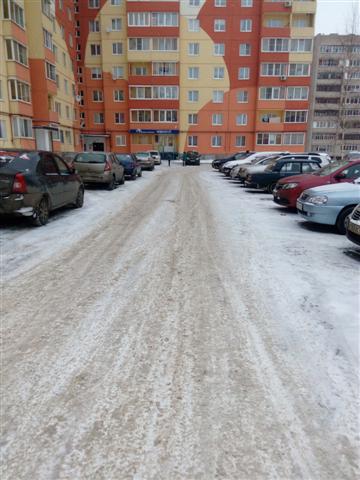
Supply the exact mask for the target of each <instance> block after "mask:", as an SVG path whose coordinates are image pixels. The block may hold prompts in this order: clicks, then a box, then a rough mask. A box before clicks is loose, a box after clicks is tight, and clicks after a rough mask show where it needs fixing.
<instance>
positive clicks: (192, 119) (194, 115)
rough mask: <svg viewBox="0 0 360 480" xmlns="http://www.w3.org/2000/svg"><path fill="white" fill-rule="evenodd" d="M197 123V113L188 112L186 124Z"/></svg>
mask: <svg viewBox="0 0 360 480" xmlns="http://www.w3.org/2000/svg"><path fill="white" fill-rule="evenodd" d="M197 123H198V114H197V113H189V114H188V124H189V125H197Z"/></svg>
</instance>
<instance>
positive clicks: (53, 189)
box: [0, 151, 84, 226]
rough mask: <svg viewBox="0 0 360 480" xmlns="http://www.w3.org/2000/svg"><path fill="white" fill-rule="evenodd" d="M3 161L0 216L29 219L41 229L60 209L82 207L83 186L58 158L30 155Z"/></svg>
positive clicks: (4, 156) (0, 165) (0, 167)
mask: <svg viewBox="0 0 360 480" xmlns="http://www.w3.org/2000/svg"><path fill="white" fill-rule="evenodd" d="M0 157H1V158H2V161H1V162H0V214H2V215H15V216H23V217H28V218H30V219H31V221H32V223H33V224H34V225H37V226H41V225H45V224H46V223H47V222H48V219H49V214H50V212H51V211H53V210H55V209H57V208H60V207H64V206H66V205H71V206H73V207H76V208H81V207H82V206H83V203H84V185H83V182H82V180H81V178H80V176H79V175H78V174H77V173H76V172H75V169H73V168H70V167H69V166H68V165H67V164H66V163H65V162H64V161H63V159H62V158H60V157H59V156H58V155H56V154H54V153H51V152H42V151H29V152H19V153H16V152H13V153H12V154H10V153H9V152H6V153H5V152H0Z"/></svg>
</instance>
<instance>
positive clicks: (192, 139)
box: [188, 135, 198, 147]
mask: <svg viewBox="0 0 360 480" xmlns="http://www.w3.org/2000/svg"><path fill="white" fill-rule="evenodd" d="M197 144H198V137H197V135H189V136H188V146H189V147H197Z"/></svg>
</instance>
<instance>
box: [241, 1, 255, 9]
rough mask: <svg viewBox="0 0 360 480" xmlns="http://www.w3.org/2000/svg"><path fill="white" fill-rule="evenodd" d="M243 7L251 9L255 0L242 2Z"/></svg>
mask: <svg viewBox="0 0 360 480" xmlns="http://www.w3.org/2000/svg"><path fill="white" fill-rule="evenodd" d="M241 6H242V7H247V8H250V7H252V6H253V0H241Z"/></svg>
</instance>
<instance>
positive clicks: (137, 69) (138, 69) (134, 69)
mask: <svg viewBox="0 0 360 480" xmlns="http://www.w3.org/2000/svg"><path fill="white" fill-rule="evenodd" d="M131 74H132V75H138V76H140V77H143V76H145V75H147V74H148V70H147V67H146V66H144V67H142V66H140V65H131Z"/></svg>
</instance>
